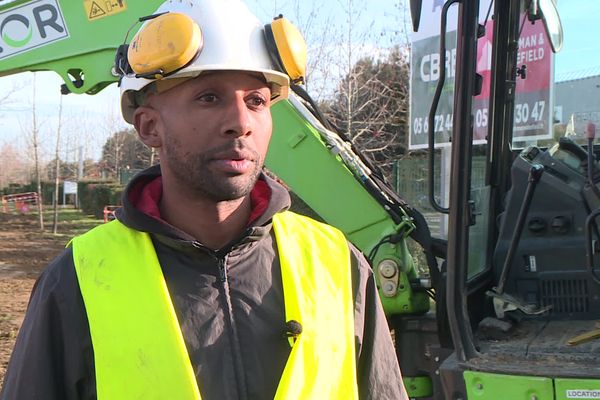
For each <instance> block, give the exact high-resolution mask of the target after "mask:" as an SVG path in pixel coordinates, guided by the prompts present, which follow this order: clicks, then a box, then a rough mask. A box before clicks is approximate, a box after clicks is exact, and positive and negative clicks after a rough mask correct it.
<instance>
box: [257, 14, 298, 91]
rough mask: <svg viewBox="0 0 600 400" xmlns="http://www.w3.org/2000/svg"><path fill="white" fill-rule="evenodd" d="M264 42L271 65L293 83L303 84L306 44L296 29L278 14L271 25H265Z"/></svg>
mask: <svg viewBox="0 0 600 400" xmlns="http://www.w3.org/2000/svg"><path fill="white" fill-rule="evenodd" d="M265 42H266V43H267V48H268V50H269V54H270V56H271V60H272V61H273V63H274V64H275V65H276V66H277V67H278V68H279V69H281V71H282V72H284V73H286V74H287V75H288V76H289V77H290V79H291V80H292V82H293V83H296V84H302V83H304V81H305V76H306V42H305V41H304V38H303V37H302V34H301V33H300V31H299V30H298V28H296V27H295V26H294V25H293V24H292V23H291V22H290V21H288V20H287V19H285V18H283V15H281V14H280V15H279V16H278V17H275V18H274V19H273V22H272V23H270V24H267V25H265Z"/></svg>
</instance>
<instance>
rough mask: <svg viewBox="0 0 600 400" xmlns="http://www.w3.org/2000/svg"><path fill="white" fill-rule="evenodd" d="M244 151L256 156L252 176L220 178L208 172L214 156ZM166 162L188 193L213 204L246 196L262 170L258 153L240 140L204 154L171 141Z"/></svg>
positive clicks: (165, 149) (168, 143) (166, 150)
mask: <svg viewBox="0 0 600 400" xmlns="http://www.w3.org/2000/svg"><path fill="white" fill-rule="evenodd" d="M233 149H244V150H246V151H249V152H251V153H252V154H253V156H254V157H253V158H254V170H253V171H252V173H251V174H250V175H240V176H235V175H232V176H229V177H220V176H216V175H215V174H214V173H212V172H211V171H210V169H209V160H210V159H211V158H212V155H213V154H215V153H219V152H223V151H228V150H233ZM163 161H166V162H167V163H168V165H169V170H170V172H171V174H172V175H173V176H174V177H175V179H177V181H179V183H180V184H181V185H182V187H185V188H186V189H187V190H188V191H189V192H191V193H193V194H194V195H197V196H200V197H202V198H205V199H208V200H212V201H214V202H222V201H232V200H237V199H241V198H243V197H245V196H247V195H248V194H249V193H250V192H251V191H252V189H253V188H254V185H255V184H256V181H257V180H258V177H259V176H260V173H261V170H262V160H261V158H260V156H259V154H258V153H257V152H256V151H255V150H253V149H250V148H248V147H246V146H245V145H244V143H243V142H241V141H234V142H231V143H230V144H227V145H223V146H219V147H215V148H212V149H210V150H207V151H205V152H201V153H196V154H195V153H191V152H189V151H184V150H183V148H182V146H181V144H180V143H179V141H178V140H176V139H173V138H171V139H170V140H168V141H167V142H166V143H165V147H164V155H163Z"/></svg>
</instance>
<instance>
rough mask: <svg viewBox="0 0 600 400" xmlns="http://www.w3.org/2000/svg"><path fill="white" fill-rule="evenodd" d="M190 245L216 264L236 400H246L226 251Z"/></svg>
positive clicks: (195, 244)
mask: <svg viewBox="0 0 600 400" xmlns="http://www.w3.org/2000/svg"><path fill="white" fill-rule="evenodd" d="M192 245H193V246H194V247H196V248H203V249H205V250H208V251H209V252H210V253H211V254H212V256H213V257H214V259H215V261H216V262H217V272H218V275H219V276H218V280H219V283H220V285H219V286H220V290H221V293H222V295H223V303H222V304H224V308H225V310H224V311H225V318H226V319H227V322H228V325H229V334H230V336H229V338H230V341H231V344H232V346H231V356H232V358H233V364H234V365H233V368H234V373H235V375H236V377H237V380H236V386H237V391H238V398H239V399H241V400H245V399H247V398H248V395H247V390H248V387H247V385H246V377H245V374H244V367H243V363H242V359H241V354H242V353H241V348H240V341H239V336H238V332H237V327H236V325H235V321H234V317H233V306H232V304H231V297H230V293H229V282H228V279H227V267H226V265H225V257H226V254H227V253H228V251H223V249H222V250H220V251H218V252H215V251H212V250H210V249H208V248H206V247H205V246H203V245H202V244H201V243H200V242H193V243H192Z"/></svg>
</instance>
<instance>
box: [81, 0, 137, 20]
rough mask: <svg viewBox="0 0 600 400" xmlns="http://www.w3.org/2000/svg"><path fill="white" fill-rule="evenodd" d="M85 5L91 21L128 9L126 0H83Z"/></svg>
mask: <svg viewBox="0 0 600 400" xmlns="http://www.w3.org/2000/svg"><path fill="white" fill-rule="evenodd" d="M83 6H84V8H85V14H86V15H87V18H88V20H90V21H93V20H96V19H100V18H102V17H107V16H109V15H113V14H116V13H120V12H121V11H125V10H126V9H127V6H126V5H125V0H83Z"/></svg>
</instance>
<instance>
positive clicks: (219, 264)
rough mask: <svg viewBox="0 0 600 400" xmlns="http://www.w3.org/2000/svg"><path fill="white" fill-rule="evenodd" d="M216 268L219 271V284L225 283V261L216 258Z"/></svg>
mask: <svg viewBox="0 0 600 400" xmlns="http://www.w3.org/2000/svg"><path fill="white" fill-rule="evenodd" d="M217 268H218V270H219V281H220V282H221V283H223V284H224V283H226V282H227V271H226V269H225V259H224V258H223V257H217Z"/></svg>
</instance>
